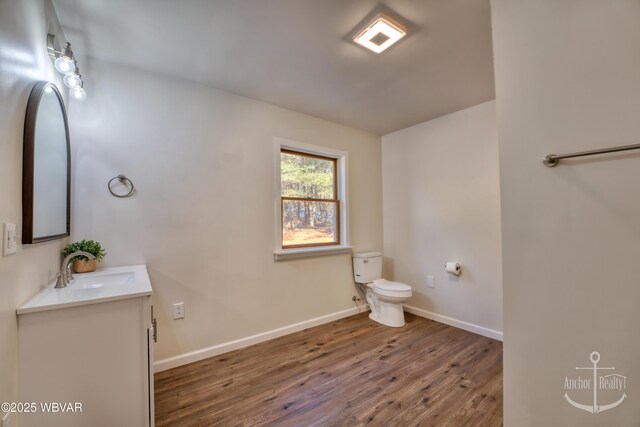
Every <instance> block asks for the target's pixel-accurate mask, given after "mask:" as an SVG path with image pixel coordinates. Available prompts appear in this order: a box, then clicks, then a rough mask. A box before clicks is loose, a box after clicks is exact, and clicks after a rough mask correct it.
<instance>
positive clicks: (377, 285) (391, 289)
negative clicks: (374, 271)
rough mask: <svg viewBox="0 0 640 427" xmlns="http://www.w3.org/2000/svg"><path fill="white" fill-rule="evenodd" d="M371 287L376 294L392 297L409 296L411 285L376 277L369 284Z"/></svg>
mask: <svg viewBox="0 0 640 427" xmlns="http://www.w3.org/2000/svg"><path fill="white" fill-rule="evenodd" d="M371 288H372V289H373V292H374V293H375V294H376V295H380V296H386V297H394V298H409V297H411V286H409V285H407V284H404V283H399V282H392V281H390V280H385V279H376V280H374V281H373V283H372V284H371Z"/></svg>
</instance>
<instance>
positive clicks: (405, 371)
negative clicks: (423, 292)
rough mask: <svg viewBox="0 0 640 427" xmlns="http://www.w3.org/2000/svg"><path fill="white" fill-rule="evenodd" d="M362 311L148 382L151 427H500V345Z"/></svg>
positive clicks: (425, 321)
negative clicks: (376, 318) (396, 323)
mask: <svg viewBox="0 0 640 427" xmlns="http://www.w3.org/2000/svg"><path fill="white" fill-rule="evenodd" d="M405 316H406V321H407V325H406V326H404V327H402V328H389V327H386V326H383V325H380V324H378V323H376V322H373V321H372V320H370V319H369V318H368V313H361V314H358V315H355V316H351V317H348V318H345V319H341V320H338V321H335V322H332V323H329V324H326V325H321V326H318V327H315V328H310V329H307V330H304V331H302V332H297V333H294V334H291V335H287V336H284V337H281V338H277V339H274V340H271V341H268V342H264V343H261V344H256V345H253V346H251V347H247V348H244V349H241V350H236V351H233V352H230V353H226V354H223V355H220V356H217V357H212V358H210V359H205V360H202V361H199V362H196V363H192V364H189V365H185V366H181V367H178V368H174V369H171V370H168V371H164V372H160V373H157V374H156V375H155V409H156V426H158V427H162V426H296V427H297V426H305V427H306V426H363V425H367V426H369V425H371V426H430V427H431V426H451V427H462V426H464V427H468V426H480V427H493V426H501V425H502V343H500V342H499V341H495V340H492V339H489V338H485V337H482V336H480V335H475V334H472V333H470V332H466V331H463V330H461V329H456V328H453V327H450V326H447V325H444V324H442V323H437V322H434V321H432V320H428V319H424V318H421V317H418V316H414V315H412V314H409V313H405Z"/></svg>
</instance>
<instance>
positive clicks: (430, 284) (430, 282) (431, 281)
mask: <svg viewBox="0 0 640 427" xmlns="http://www.w3.org/2000/svg"><path fill="white" fill-rule="evenodd" d="M435 287H436V279H435V277H433V276H427V288H435Z"/></svg>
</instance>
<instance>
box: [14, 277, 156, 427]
mask: <svg viewBox="0 0 640 427" xmlns="http://www.w3.org/2000/svg"><path fill="white" fill-rule="evenodd" d="M118 269H121V270H118ZM122 269H124V270H127V269H128V270H130V271H131V270H133V275H134V278H133V279H132V278H131V276H126V274H125V273H123V272H122V271H124V270H122ZM113 270H116V271H115V272H114V271H113ZM113 274H115V275H120V276H121V277H119V278H116V279H113V277H112V276H110V275H113ZM76 277H78V278H80V279H81V280H79V279H76V281H74V283H72V284H71V285H69V287H68V288H64V289H53V288H51V289H49V288H47V289H45V290H44V291H43V292H49V293H50V295H48V296H46V297H42V296H41V297H40V299H38V296H36V297H34V298H33V299H32V300H30V301H29V302H27V303H26V304H25V305H23V306H22V307H20V309H18V334H19V369H18V384H19V394H20V401H21V402H23V403H35V404H36V409H37V410H36V412H35V413H22V414H20V415H19V420H20V426H22V427H31V426H47V427H55V426H65V427H75V426H77V427H87V426H91V427H100V426H105V427H107V426H108V427H113V426H127V427H136V426H145V427H146V426H153V424H154V423H153V325H152V308H151V286H150V284H149V278H148V275H147V271H146V268H145V267H144V266H132V267H115V268H110V269H103V270H100V271H97V272H95V273H90V274H86V275H77V276H76ZM110 280H111V282H110ZM127 281H128V282H129V283H126V284H123V283H121V282H127ZM76 282H77V283H76ZM134 282H135V283H134ZM145 283H146V285H147V286H144V285H145ZM114 284H115V285H118V286H120V285H122V286H123V288H122V289H125V291H122V290H121V291H116V294H117V295H114V294H113V293H114V290H113V289H112V288H113V287H117V286H114ZM137 285H140V286H137ZM74 286H76V287H75V288H74ZM106 288H110V289H106ZM128 291H131V292H128ZM76 294H79V295H81V296H78V295H76ZM38 295H40V294H38ZM34 299H35V300H36V301H35V302H34ZM42 301H49V302H51V304H46V303H45V304H42ZM56 403H58V404H59V405H58V407H57V408H56ZM55 409H58V412H51V411H53V410H55ZM62 409H65V410H66V411H65V412H62Z"/></svg>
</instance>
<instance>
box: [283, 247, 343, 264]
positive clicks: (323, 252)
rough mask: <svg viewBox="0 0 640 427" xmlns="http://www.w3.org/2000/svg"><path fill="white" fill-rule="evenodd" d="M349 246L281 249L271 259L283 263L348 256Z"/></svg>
mask: <svg viewBox="0 0 640 427" xmlns="http://www.w3.org/2000/svg"><path fill="white" fill-rule="evenodd" d="M351 249H352V248H351V246H327V247H317V248H300V249H282V250H278V251H275V253H274V254H273V258H274V259H275V260H276V261H285V260H288V259H297V258H309V257H317V256H327V255H340V254H350V253H352V252H353V251H352V250H351Z"/></svg>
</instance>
